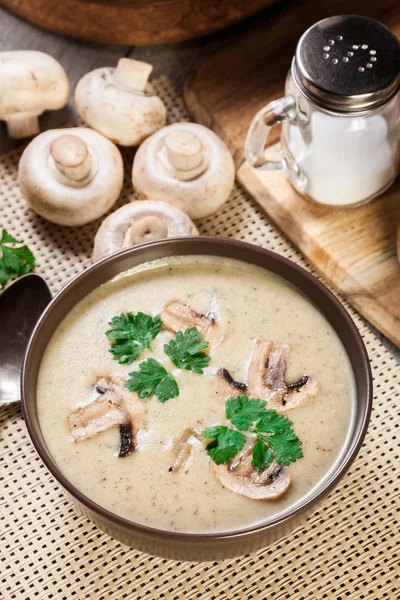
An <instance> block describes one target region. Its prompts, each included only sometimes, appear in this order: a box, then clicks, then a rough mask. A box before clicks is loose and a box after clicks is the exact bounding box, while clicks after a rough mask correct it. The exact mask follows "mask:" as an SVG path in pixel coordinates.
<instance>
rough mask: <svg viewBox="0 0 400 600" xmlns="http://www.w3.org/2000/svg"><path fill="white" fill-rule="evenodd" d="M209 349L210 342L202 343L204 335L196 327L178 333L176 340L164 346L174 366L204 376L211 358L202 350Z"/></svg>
mask: <svg viewBox="0 0 400 600" xmlns="http://www.w3.org/2000/svg"><path fill="white" fill-rule="evenodd" d="M206 348H208V342H205V341H202V335H201V333H200V331H199V330H198V329H197V328H196V327H191V328H190V329H186V330H185V331H184V332H183V333H182V331H178V333H177V334H176V337H175V339H174V340H171V341H170V342H168V344H164V350H165V354H166V355H167V356H169V358H170V359H171V360H172V362H173V363H174V365H176V366H177V367H179V368H180V369H187V370H188V371H193V373H199V374H200V375H202V374H203V369H205V368H206V367H207V366H208V363H209V362H210V360H211V358H210V357H209V356H207V355H206V354H204V352H202V350H205V349H206Z"/></svg>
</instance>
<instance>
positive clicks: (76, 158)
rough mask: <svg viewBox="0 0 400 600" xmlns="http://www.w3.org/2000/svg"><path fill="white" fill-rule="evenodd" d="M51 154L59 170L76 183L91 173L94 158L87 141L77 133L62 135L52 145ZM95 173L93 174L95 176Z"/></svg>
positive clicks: (71, 182)
mask: <svg viewBox="0 0 400 600" xmlns="http://www.w3.org/2000/svg"><path fill="white" fill-rule="evenodd" d="M50 156H51V157H52V159H53V161H54V166H55V168H56V169H57V171H58V172H59V173H60V174H61V175H62V176H64V177H65V178H66V179H67V180H70V184H71V185H75V186H76V184H77V183H79V182H82V181H83V180H85V184H86V183H87V178H88V176H89V175H90V174H91V171H92V168H93V158H92V155H91V154H90V152H89V150H88V147H87V145H86V144H85V142H84V141H83V140H82V139H81V138H79V137H77V136H75V135H61V136H60V137H58V138H57V139H56V140H54V142H53V143H52V144H51V146H50ZM93 175H94V173H93V174H92V177H93Z"/></svg>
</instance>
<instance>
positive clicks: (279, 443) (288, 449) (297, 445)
mask: <svg viewBox="0 0 400 600" xmlns="http://www.w3.org/2000/svg"><path fill="white" fill-rule="evenodd" d="M288 421H289V419H288ZM289 423H290V421H289ZM259 437H261V438H262V439H263V441H265V442H266V443H267V444H268V445H269V447H270V448H271V450H272V452H273V453H274V455H275V459H276V461H277V463H279V464H280V465H290V463H291V462H296V460H297V459H298V458H302V456H303V452H302V449H301V445H302V442H301V441H300V440H299V438H298V437H297V435H296V434H295V432H294V431H293V429H292V428H291V427H288V428H287V429H286V430H282V429H281V430H280V431H277V432H276V433H274V434H273V435H269V436H263V435H262V434H260V435H259Z"/></svg>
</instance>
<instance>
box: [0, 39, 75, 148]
mask: <svg viewBox="0 0 400 600" xmlns="http://www.w3.org/2000/svg"><path fill="white" fill-rule="evenodd" d="M68 96H69V82H68V78H67V75H66V73H65V71H64V69H63V68H62V66H61V65H60V63H58V62H57V61H56V60H55V59H54V58H53V57H52V56H49V55H48V54H45V53H44V52H36V51H34V50H13V51H9V52H0V120H1V121H5V122H6V124H7V130H8V135H9V136H10V138H13V139H19V138H25V137H29V136H31V135H36V134H37V133H39V131H40V128H39V120H38V117H39V115H41V114H42V112H43V111H45V110H59V109H60V108H63V106H65V105H66V104H67V102H68Z"/></svg>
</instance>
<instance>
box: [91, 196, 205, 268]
mask: <svg viewBox="0 0 400 600" xmlns="http://www.w3.org/2000/svg"><path fill="white" fill-rule="evenodd" d="M198 234H199V232H198V231H197V229H196V227H195V225H194V224H193V223H192V221H191V220H190V219H189V217H188V216H187V215H186V214H185V213H183V212H182V211H181V210H179V209H177V208H174V207H173V206H169V205H168V204H165V202H157V201H154V200H146V201H142V202H130V203H129V204H126V205H125V206H122V207H121V208H119V209H118V210H116V211H115V212H113V213H112V214H111V215H110V216H109V217H107V218H106V219H105V220H104V221H103V223H102V224H101V226H100V228H99V230H98V232H97V234H96V237H95V239H94V248H93V256H92V260H93V262H95V261H96V260H99V259H100V258H103V257H104V256H108V255H109V254H112V253H113V252H116V251H117V250H121V249H122V248H128V247H129V246H134V245H135V244H139V243H140V242H149V241H151V240H157V239H160V238H167V237H178V236H187V235H198Z"/></svg>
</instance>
